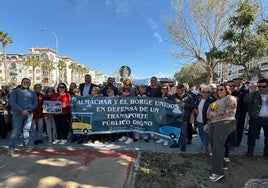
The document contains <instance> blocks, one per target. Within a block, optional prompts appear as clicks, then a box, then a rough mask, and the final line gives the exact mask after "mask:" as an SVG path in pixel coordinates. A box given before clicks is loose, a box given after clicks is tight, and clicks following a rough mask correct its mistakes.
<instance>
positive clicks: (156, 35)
mask: <svg viewBox="0 0 268 188" xmlns="http://www.w3.org/2000/svg"><path fill="white" fill-rule="evenodd" d="M154 37H155V38H156V39H157V41H158V43H159V44H160V43H162V42H163V39H162V37H161V35H160V34H159V33H157V32H155V33H154Z"/></svg>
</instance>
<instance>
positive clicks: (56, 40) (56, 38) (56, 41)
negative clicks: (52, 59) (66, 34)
mask: <svg viewBox="0 0 268 188" xmlns="http://www.w3.org/2000/svg"><path fill="white" fill-rule="evenodd" d="M40 31H43V32H45V31H47V32H49V33H51V34H52V35H53V37H54V38H55V43H56V85H57V84H58V79H59V78H58V47H59V46H58V37H57V35H56V34H55V33H54V32H53V31H50V30H46V29H41V30H40Z"/></svg>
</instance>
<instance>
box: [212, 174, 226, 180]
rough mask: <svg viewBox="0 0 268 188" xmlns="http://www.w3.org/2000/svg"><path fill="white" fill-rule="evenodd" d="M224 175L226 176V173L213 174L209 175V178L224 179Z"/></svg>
mask: <svg viewBox="0 0 268 188" xmlns="http://www.w3.org/2000/svg"><path fill="white" fill-rule="evenodd" d="M223 177H224V175H217V174H212V175H211V176H209V180H210V181H218V180H220V179H222V178H223Z"/></svg>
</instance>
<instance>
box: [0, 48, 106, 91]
mask: <svg viewBox="0 0 268 188" xmlns="http://www.w3.org/2000/svg"><path fill="white" fill-rule="evenodd" d="M33 56H34V57H35V58H36V59H38V60H39V62H40V66H37V67H36V68H35V78H33V67H32V66H26V65H25V63H26V62H27V60H29V59H30V57H33ZM47 60H50V61H52V62H53V63H54V65H53V66H54V69H53V70H48V69H45V68H44V65H45V63H46V62H47ZM59 61H63V62H65V63H66V69H65V70H59V66H58V64H57V63H58V62H59ZM6 62H7V67H8V81H6V80H5V70H4V55H3V54H0V84H1V85H3V84H7V83H12V84H16V85H18V84H20V81H21V79H22V78H24V77H27V78H30V79H31V80H32V83H34V84H36V83H40V84H42V85H44V86H47V85H49V86H53V85H55V84H57V83H59V82H64V83H66V84H67V86H68V85H69V84H70V83H71V82H75V83H76V84H80V83H82V82H84V75H85V74H90V75H91V76H92V82H93V83H96V84H102V83H103V82H104V81H106V77H105V75H104V74H102V73H101V72H100V71H96V70H91V69H89V68H87V67H85V66H84V65H81V64H80V63H78V62H76V61H74V60H73V59H72V58H71V57H68V56H62V57H60V56H58V57H57V53H56V51H54V50H52V49H50V48H38V47H36V48H30V49H29V53H28V54H7V55H6ZM72 63H75V64H77V65H80V66H81V68H83V69H84V70H85V71H84V72H83V73H81V72H77V71H74V70H72V69H71V68H70V65H71V64H72Z"/></svg>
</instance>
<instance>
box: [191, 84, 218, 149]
mask: <svg viewBox="0 0 268 188" xmlns="http://www.w3.org/2000/svg"><path fill="white" fill-rule="evenodd" d="M210 94H211V89H210V87H209V86H207V85H204V86H202V87H201V97H199V98H198V99H197V100H196V102H195V109H194V110H193V112H194V113H195V115H196V124H197V127H198V133H199V136H200V139H201V144H202V145H201V146H200V153H208V144H209V135H208V133H207V132H206V131H205V130H204V128H203V127H204V126H205V125H206V124H207V122H208V120H207V110H208V107H209V105H210V103H212V102H213V99H212V98H211V97H210Z"/></svg>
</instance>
